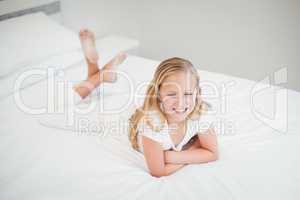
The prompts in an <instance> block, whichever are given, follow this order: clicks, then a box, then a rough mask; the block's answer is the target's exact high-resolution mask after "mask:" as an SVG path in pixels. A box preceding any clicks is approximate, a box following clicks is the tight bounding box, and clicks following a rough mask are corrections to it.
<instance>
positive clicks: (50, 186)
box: [0, 56, 300, 200]
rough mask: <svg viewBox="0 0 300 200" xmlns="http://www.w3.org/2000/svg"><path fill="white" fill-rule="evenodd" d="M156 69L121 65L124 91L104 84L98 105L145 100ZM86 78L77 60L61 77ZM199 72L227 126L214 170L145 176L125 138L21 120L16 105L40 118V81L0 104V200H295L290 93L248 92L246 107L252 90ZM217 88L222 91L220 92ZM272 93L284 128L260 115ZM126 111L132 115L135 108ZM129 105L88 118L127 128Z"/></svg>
mask: <svg viewBox="0 0 300 200" xmlns="http://www.w3.org/2000/svg"><path fill="white" fill-rule="evenodd" d="M158 63H159V62H158V61H154V60H150V59H146V58H142V57H137V56H129V57H128V59H127V60H126V61H125V62H124V63H123V64H122V66H120V70H122V71H123V72H125V73H126V74H127V75H129V77H130V79H131V80H132V82H131V86H132V88H130V87H125V86H124V85H125V83H124V82H123V81H124V80H123V81H122V78H121V79H120V80H119V81H118V82H117V83H116V84H107V85H103V86H102V89H103V90H102V92H103V93H101V94H100V96H104V98H103V101H104V102H107V104H106V105H108V107H109V106H112V107H114V106H115V107H116V108H117V107H118V106H121V107H122V105H123V103H124V101H123V100H124V99H126V98H127V97H128V93H129V91H130V89H132V90H133V91H134V92H135V94H139V93H144V92H145V85H146V83H147V81H149V80H151V77H152V76H153V72H154V70H155V67H156V66H157V65H158ZM85 70H86V69H85V65H84V61H82V62H80V63H77V64H74V65H73V66H72V67H69V68H67V69H64V71H63V78H64V79H68V80H73V81H80V80H82V79H84V78H85V77H84V76H85V74H86V71H85ZM199 72H200V77H201V82H202V85H203V86H204V85H206V86H209V87H206V89H205V87H203V93H205V94H206V96H205V98H206V100H207V101H208V102H209V103H211V105H212V106H213V107H214V108H215V109H216V111H217V112H216V113H221V116H220V117H221V118H223V119H226V120H227V121H229V122H231V126H226V127H225V128H224V127H223V128H221V129H220V130H225V132H222V133H218V143H219V146H220V159H219V160H218V161H216V162H211V163H204V164H193V165H188V166H186V167H184V168H182V169H181V170H180V171H178V172H176V173H175V174H172V175H170V176H167V177H161V178H156V177H152V176H151V175H150V174H149V172H148V169H147V166H146V163H145V160H144V157H143V155H142V154H141V153H139V152H137V151H134V150H133V149H132V148H131V147H130V144H129V142H128V140H127V131H126V129H124V128H120V129H115V131H114V132H110V130H111V129H109V128H107V127H104V128H103V129H101V130H98V131H96V132H94V133H91V132H85V133H79V132H76V131H75V130H74V129H73V130H72V129H63V128H55V127H51V126H46V125H45V124H42V123H41V116H42V114H37V113H36V114H34V113H31V114H30V113H28V112H26V111H24V106H25V107H26V108H30V109H31V110H38V109H40V108H46V110H47V94H48V90H47V84H48V83H49V82H47V80H44V81H41V82H39V83H37V84H34V85H32V86H30V87H27V88H25V89H23V90H22V91H21V92H20V96H17V97H16V96H15V95H9V96H7V97H6V98H4V99H1V101H0V108H1V112H0V120H1V126H0V160H1V164H0V199H30V200H34V199H153V198H154V199H273V200H274V199H299V197H300V190H299V188H300V173H299V168H300V159H299V156H298V155H297V152H299V151H300V134H299V130H300V125H299V124H300V123H299V113H300V94H299V92H295V91H293V90H287V89H284V88H281V87H276V88H275V89H274V88H273V89H271V90H268V88H267V87H265V88H267V89H266V90H264V91H265V92H262V94H257V95H256V93H255V95H256V97H255V99H254V100H255V101H253V98H252V97H253V96H254V94H253V90H254V89H255V88H256V87H257V86H258V85H259V84H260V83H257V82H254V81H250V80H246V79H242V78H238V77H233V76H227V75H224V74H218V73H213V72H208V71H204V70H199ZM262 86H265V84H262ZM224 87H225V88H228V90H227V92H224V90H222V91H223V92H220V91H221V88H224ZM212 91H219V92H218V94H215V93H213V92H212ZM274 91H275V92H276V93H275V94H284V95H286V96H283V97H286V98H284V100H286V105H287V106H286V105H282V106H286V109H287V110H286V113H287V120H286V121H285V122H286V123H285V125H284V126H280V127H277V126H276V125H275V126H274V124H272V123H269V121H266V120H264V119H265V118H266V117H265V116H264V115H263V114H261V113H262V112H264V113H267V111H268V109H270V108H269V107H270V106H271V107H274V105H273V104H274V102H273V100H274ZM275 96H276V95H275ZM19 97H21V99H22V101H21V102H22V104H20V101H19V100H20V99H19ZM224 99H225V100H224ZM251 99H252V100H251ZM133 102H134V101H131V104H132V105H133V104H134V106H136V105H138V104H139V103H140V101H138V102H137V104H135V103H133ZM271 102H273V103H271ZM280 102H282V101H280ZM283 102H284V101H283ZM254 103H255V105H257V106H253V104H254ZM223 104H224V105H223ZM275 104H276V102H275ZM22 106H23V107H22ZM134 106H128V107H126V109H123V110H121V112H119V113H115V114H105V113H103V114H101V113H100V114H99V113H98V114H96V115H95V117H99V118H100V119H102V122H107V123H108V124H110V125H112V124H115V123H118V122H120V119H121V121H122V124H126V120H127V118H128V117H129V116H130V113H131V112H132V111H133V109H134ZM282 106H281V107H282ZM222 109H223V111H222ZM224 109H225V111H224ZM25 110H26V109H25ZM258 111H259V112H258ZM259 114H260V115H259ZM282 120H285V119H280V120H279V122H282ZM275 122H276V121H275ZM121 127H123V126H121ZM228 130H229V131H228ZM226 131H227V132H226Z"/></svg>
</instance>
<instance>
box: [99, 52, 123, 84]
mask: <svg viewBox="0 0 300 200" xmlns="http://www.w3.org/2000/svg"><path fill="white" fill-rule="evenodd" d="M126 57H127V55H126V54H125V53H119V54H118V55H116V56H115V57H114V58H113V59H111V60H110V61H109V62H108V63H106V64H105V65H104V67H103V68H102V69H101V75H102V76H103V77H101V78H103V81H104V82H110V83H113V82H116V81H117V73H116V72H115V70H116V67H117V66H118V65H120V64H122V63H123V62H124V60H125V59H126Z"/></svg>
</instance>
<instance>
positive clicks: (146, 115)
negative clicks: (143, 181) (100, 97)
mask: <svg viewBox="0 0 300 200" xmlns="http://www.w3.org/2000/svg"><path fill="white" fill-rule="evenodd" d="M79 36H80V41H81V45H82V49H83V52H84V54H85V58H86V62H87V64H88V76H87V79H86V80H85V81H83V82H81V83H80V84H78V85H77V86H75V87H74V88H73V89H74V91H75V94H76V95H77V97H76V98H78V99H77V100H78V101H80V100H81V99H84V98H85V97H87V96H88V95H89V94H90V93H91V92H92V91H93V89H94V88H96V87H98V86H99V85H100V84H101V83H103V82H109V83H113V82H115V81H116V79H117V77H116V74H115V73H114V68H115V67H116V66H117V65H119V64H121V63H122V62H123V61H124V60H125V59H126V55H125V54H122V53H121V54H119V55H117V56H116V57H114V58H113V59H112V60H111V61H109V62H108V63H107V64H105V65H104V67H103V68H101V69H99V66H98V65H97V61H98V59H99V56H98V53H97V51H96V47H95V37H94V34H93V33H92V32H91V31H89V30H87V29H83V30H81V31H80V33H79ZM198 85H199V77H198V75H197V71H196V70H195V68H194V67H193V65H192V64H191V63H190V62H189V61H187V60H184V59H181V58H171V59H168V60H165V61H163V62H162V63H160V65H159V66H158V68H157V70H156V72H155V75H154V78H153V80H152V82H151V84H150V85H149V87H148V90H147V93H146V98H145V101H144V104H143V106H142V107H141V108H139V109H137V110H136V111H135V113H134V114H133V115H132V117H131V118H130V128H129V139H130V142H131V144H132V146H133V148H134V149H136V150H138V151H140V152H142V153H144V156H145V159H146V162H147V165H148V168H149V171H150V173H151V174H152V175H153V176H156V177H160V176H167V175H170V174H172V173H174V172H175V171H177V170H179V169H180V168H182V167H183V166H185V165H187V164H192V163H203V162H209V161H214V160H216V159H218V149H217V139H216V136H215V131H214V128H213V123H212V122H213V119H211V118H210V116H208V115H205V111H206V110H207V106H206V104H205V103H204V102H203V101H201V98H200V93H201V90H200V88H199V86H198ZM203 125H204V126H203Z"/></svg>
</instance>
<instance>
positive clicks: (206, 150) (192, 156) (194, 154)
mask: <svg viewBox="0 0 300 200" xmlns="http://www.w3.org/2000/svg"><path fill="white" fill-rule="evenodd" d="M195 143H196V144H194V145H193V146H191V148H189V149H187V150H183V151H179V152H177V151H165V162H166V163H171V164H195V163H206V162H211V161H215V160H217V159H218V157H219V153H218V144H217V137H216V134H215V131H214V129H213V128H210V129H208V130H207V131H206V132H204V133H199V134H198V140H197V141H196V142H195Z"/></svg>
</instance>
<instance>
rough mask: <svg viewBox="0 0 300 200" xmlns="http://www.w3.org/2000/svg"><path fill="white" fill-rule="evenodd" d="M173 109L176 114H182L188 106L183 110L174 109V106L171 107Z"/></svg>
mask: <svg viewBox="0 0 300 200" xmlns="http://www.w3.org/2000/svg"><path fill="white" fill-rule="evenodd" d="M173 111H174V112H175V113H176V114H184V113H186V111H188V108H185V109H183V110H176V109H175V108H173Z"/></svg>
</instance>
